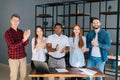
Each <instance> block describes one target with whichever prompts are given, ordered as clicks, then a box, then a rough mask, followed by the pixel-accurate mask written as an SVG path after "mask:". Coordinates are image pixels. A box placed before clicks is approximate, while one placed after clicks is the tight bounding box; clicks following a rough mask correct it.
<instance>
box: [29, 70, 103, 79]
mask: <svg viewBox="0 0 120 80" xmlns="http://www.w3.org/2000/svg"><path fill="white" fill-rule="evenodd" d="M66 69H67V70H68V72H54V73H50V74H49V73H47V74H40V73H36V70H32V71H31V72H30V73H29V75H28V76H29V77H105V74H103V73H102V72H101V71H100V70H99V69H97V68H90V69H91V70H94V71H97V73H96V74H95V75H87V74H81V71H80V70H79V69H80V68H66Z"/></svg>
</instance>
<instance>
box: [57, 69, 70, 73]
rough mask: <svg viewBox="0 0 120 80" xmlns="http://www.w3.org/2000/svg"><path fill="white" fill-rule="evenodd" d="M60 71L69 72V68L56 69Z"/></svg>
mask: <svg viewBox="0 0 120 80" xmlns="http://www.w3.org/2000/svg"><path fill="white" fill-rule="evenodd" d="M56 70H57V71H58V72H68V70H67V69H56Z"/></svg>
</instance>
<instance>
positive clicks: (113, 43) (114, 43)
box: [111, 42, 120, 45]
mask: <svg viewBox="0 0 120 80" xmlns="http://www.w3.org/2000/svg"><path fill="white" fill-rule="evenodd" d="M111 44H112V45H117V43H116V42H112V43H111ZM118 45H120V42H119V43H118Z"/></svg>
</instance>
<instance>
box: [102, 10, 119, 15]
mask: <svg viewBox="0 0 120 80" xmlns="http://www.w3.org/2000/svg"><path fill="white" fill-rule="evenodd" d="M117 13H118V12H117V11H108V12H100V14H104V15H115V14H117Z"/></svg>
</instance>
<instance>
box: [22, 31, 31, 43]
mask: <svg viewBox="0 0 120 80" xmlns="http://www.w3.org/2000/svg"><path fill="white" fill-rule="evenodd" d="M30 34H31V31H30V29H27V30H26V31H25V32H24V34H23V42H25V41H26V40H27V39H28V38H29V36H30Z"/></svg>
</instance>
